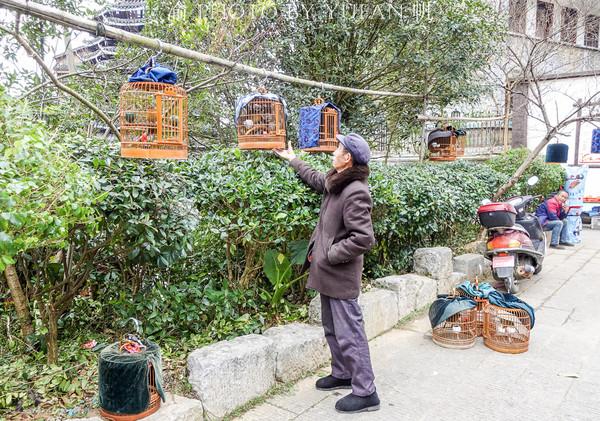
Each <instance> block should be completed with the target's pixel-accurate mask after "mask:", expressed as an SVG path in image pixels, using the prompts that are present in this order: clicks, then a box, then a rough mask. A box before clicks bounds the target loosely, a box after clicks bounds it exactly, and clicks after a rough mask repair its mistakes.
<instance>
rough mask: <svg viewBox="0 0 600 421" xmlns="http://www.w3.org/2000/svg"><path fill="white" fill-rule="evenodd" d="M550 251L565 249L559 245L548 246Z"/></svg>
mask: <svg viewBox="0 0 600 421" xmlns="http://www.w3.org/2000/svg"><path fill="white" fill-rule="evenodd" d="M550 248H551V249H558V250H564V249H565V248H564V247H563V246H561V245H559V244H550Z"/></svg>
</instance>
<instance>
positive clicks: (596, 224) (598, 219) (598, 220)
mask: <svg viewBox="0 0 600 421" xmlns="http://www.w3.org/2000/svg"><path fill="white" fill-rule="evenodd" d="M590 228H591V229H593V230H600V216H592V223H591V225H590Z"/></svg>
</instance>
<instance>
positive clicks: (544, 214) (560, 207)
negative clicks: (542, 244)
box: [535, 190, 575, 249]
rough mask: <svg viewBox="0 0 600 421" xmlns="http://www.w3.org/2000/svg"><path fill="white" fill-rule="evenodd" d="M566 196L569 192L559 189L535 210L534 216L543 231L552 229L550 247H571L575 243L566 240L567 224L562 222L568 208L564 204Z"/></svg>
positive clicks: (567, 196)
mask: <svg viewBox="0 0 600 421" xmlns="http://www.w3.org/2000/svg"><path fill="white" fill-rule="evenodd" d="M568 198H569V193H567V192H566V191H564V190H560V191H559V192H558V193H557V194H556V195H555V196H554V197H552V198H550V199H548V200H546V201H545V202H544V203H542V204H541V205H539V206H538V207H537V209H536V210H535V216H537V218H538V219H539V221H540V223H541V224H542V227H543V229H544V231H552V240H550V247H552V248H555V249H564V247H562V246H569V247H573V246H574V245H575V244H572V243H569V242H568V241H567V234H568V233H567V224H566V222H563V220H564V219H565V218H566V217H567V212H568V210H569V208H568V206H567V204H566V202H567V199H568Z"/></svg>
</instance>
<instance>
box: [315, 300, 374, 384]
mask: <svg viewBox="0 0 600 421" xmlns="http://www.w3.org/2000/svg"><path fill="white" fill-rule="evenodd" d="M321 321H322V322H323V329H324V330H325V339H327V343H328V344H329V350H330V351H331V375H332V376H333V377H337V378H338V379H352V393H353V394H355V395H358V396H369V395H370V394H372V393H373V392H375V383H374V382H373V381H374V380H375V376H374V375H373V368H372V367H371V356H370V355H369V342H368V341H367V335H366V334H365V326H364V323H363V316H362V311H361V309H360V306H359V305H358V301H357V300H356V299H351V300H340V299H337V298H332V297H328V296H326V295H323V294H321Z"/></svg>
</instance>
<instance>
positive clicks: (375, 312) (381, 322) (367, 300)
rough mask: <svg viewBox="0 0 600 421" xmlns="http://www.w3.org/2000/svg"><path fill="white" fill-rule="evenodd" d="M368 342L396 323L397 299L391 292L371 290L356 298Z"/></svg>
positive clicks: (377, 289)
mask: <svg viewBox="0 0 600 421" xmlns="http://www.w3.org/2000/svg"><path fill="white" fill-rule="evenodd" d="M358 303H359V305H360V308H361V309H362V313H363V319H364V322H365V332H366V334H367V338H368V339H369V340H371V339H373V338H374V337H375V336H377V335H380V334H382V333H383V332H385V331H388V330H390V329H391V328H393V327H394V326H395V325H396V323H398V299H397V297H396V294H395V293H394V292H393V291H389V290H386V289H379V288H373V289H371V290H370V291H368V292H365V293H364V294H361V295H360V296H359V297H358Z"/></svg>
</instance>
